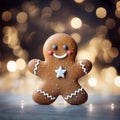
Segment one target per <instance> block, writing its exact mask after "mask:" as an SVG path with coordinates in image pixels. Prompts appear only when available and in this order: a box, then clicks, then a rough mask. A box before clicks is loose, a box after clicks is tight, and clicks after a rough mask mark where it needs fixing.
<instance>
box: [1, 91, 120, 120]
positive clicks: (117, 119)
mask: <svg viewBox="0 0 120 120" xmlns="http://www.w3.org/2000/svg"><path fill="white" fill-rule="evenodd" d="M0 120H120V96H112V95H109V96H108V95H99V94H93V95H89V99H88V101H87V103H85V104H83V105H68V104H66V103H65V102H64V101H63V99H62V97H59V98H58V99H57V101H56V102H55V103H54V104H52V105H37V104H36V103H34V102H33V101H32V99H31V94H13V93H10V92H0Z"/></svg>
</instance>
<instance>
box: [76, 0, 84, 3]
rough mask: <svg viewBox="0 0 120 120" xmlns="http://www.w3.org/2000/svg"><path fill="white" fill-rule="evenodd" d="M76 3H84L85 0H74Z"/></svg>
mask: <svg viewBox="0 0 120 120" xmlns="http://www.w3.org/2000/svg"><path fill="white" fill-rule="evenodd" d="M74 1H75V2H76V3H82V2H84V0H74Z"/></svg>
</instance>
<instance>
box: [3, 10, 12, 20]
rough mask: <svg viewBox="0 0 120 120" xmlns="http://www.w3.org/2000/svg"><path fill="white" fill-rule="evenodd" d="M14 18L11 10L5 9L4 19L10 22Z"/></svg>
mask: <svg viewBox="0 0 120 120" xmlns="http://www.w3.org/2000/svg"><path fill="white" fill-rule="evenodd" d="M11 18H12V13H11V12H10V11H4V12H3V13H2V20H3V21H5V22H8V21H9V20H11Z"/></svg>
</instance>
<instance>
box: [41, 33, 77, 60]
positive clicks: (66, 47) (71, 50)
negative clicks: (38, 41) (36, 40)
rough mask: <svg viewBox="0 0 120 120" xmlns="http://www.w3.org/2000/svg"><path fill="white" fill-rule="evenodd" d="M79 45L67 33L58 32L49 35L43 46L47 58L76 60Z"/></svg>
mask: <svg viewBox="0 0 120 120" xmlns="http://www.w3.org/2000/svg"><path fill="white" fill-rule="evenodd" d="M76 52H77V45H76V43H75V41H74V40H73V39H72V37H70V36H69V35H67V34H64V33H57V34H54V35H52V36H51V37H49V38H48V39H47V40H46V42H45V44H44V47H43V54H44V57H45V60H56V59H58V60H65V59H68V58H69V59H70V60H75V57H76Z"/></svg>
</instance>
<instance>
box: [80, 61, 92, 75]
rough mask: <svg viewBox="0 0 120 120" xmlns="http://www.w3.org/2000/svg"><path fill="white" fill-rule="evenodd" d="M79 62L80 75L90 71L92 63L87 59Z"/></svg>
mask: <svg viewBox="0 0 120 120" xmlns="http://www.w3.org/2000/svg"><path fill="white" fill-rule="evenodd" d="M79 64H80V69H81V70H80V71H82V73H81V76H83V75H86V74H88V73H89V72H90V70H91V68H92V63H91V62H90V61H89V60H81V61H80V62H79Z"/></svg>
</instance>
